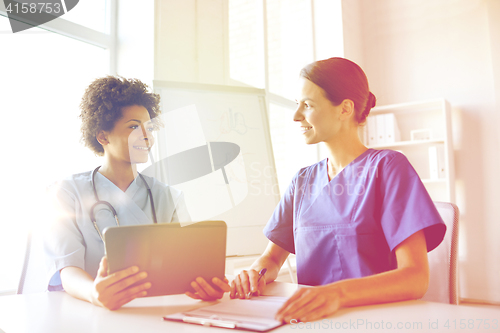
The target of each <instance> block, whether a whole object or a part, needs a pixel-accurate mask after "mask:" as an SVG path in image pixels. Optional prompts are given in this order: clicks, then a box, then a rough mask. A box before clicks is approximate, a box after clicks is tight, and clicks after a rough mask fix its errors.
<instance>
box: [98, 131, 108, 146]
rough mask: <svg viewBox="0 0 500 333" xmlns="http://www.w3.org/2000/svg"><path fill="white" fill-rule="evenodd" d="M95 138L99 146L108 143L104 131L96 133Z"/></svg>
mask: <svg viewBox="0 0 500 333" xmlns="http://www.w3.org/2000/svg"><path fill="white" fill-rule="evenodd" d="M95 138H96V139H97V142H99V143H100V144H101V146H105V145H107V144H108V143H109V141H108V136H107V133H106V132H104V131H100V132H99V133H97V134H96V136H95Z"/></svg>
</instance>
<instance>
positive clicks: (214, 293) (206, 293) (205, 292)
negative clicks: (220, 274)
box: [186, 277, 231, 301]
mask: <svg viewBox="0 0 500 333" xmlns="http://www.w3.org/2000/svg"><path fill="white" fill-rule="evenodd" d="M212 283H213V284H214V285H216V286H217V287H218V288H219V289H220V290H217V289H215V288H214V287H212V286H211V285H210V284H209V283H207V281H205V279H203V278H201V277H198V278H196V281H193V282H191V287H193V289H194V290H195V292H194V293H192V292H190V291H187V292H186V295H187V296H189V297H191V298H194V299H201V300H204V301H213V300H216V299H220V298H222V296H224V293H225V292H229V291H231V287H230V286H229V282H228V281H227V279H226V278H224V281H222V280H221V279H219V278H217V277H214V278H213V279H212Z"/></svg>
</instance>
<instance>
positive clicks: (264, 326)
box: [163, 296, 288, 332]
mask: <svg viewBox="0 0 500 333" xmlns="http://www.w3.org/2000/svg"><path fill="white" fill-rule="evenodd" d="M287 299H288V298H286V297H277V296H259V297H254V298H251V299H233V300H230V299H225V300H223V301H220V302H218V303H217V304H213V305H209V306H206V307H202V308H198V309H195V310H191V311H186V312H179V313H175V314H172V315H168V316H165V317H163V320H170V321H177V322H183V323H186V324H195V325H203V326H209V327H210V326H211V327H219V328H230V329H237V330H244V331H253V332H268V331H270V330H273V329H275V328H277V327H280V326H282V325H284V323H283V322H281V321H277V320H275V319H274V314H275V313H276V312H277V311H278V309H279V308H280V307H281V306H282V305H283V304H284V303H285V301H286V300H287Z"/></svg>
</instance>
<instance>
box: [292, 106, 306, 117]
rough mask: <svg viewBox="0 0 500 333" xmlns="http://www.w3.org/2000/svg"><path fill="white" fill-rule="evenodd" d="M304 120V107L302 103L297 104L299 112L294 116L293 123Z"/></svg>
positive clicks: (296, 111)
mask: <svg viewBox="0 0 500 333" xmlns="http://www.w3.org/2000/svg"><path fill="white" fill-rule="evenodd" d="M302 120H304V115H303V114H302V106H301V105H300V103H298V104H297V110H295V113H294V114H293V121H302Z"/></svg>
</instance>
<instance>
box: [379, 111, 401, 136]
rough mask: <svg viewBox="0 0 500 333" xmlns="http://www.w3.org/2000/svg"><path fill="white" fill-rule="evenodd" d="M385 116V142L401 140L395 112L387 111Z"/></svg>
mask: <svg viewBox="0 0 500 333" xmlns="http://www.w3.org/2000/svg"><path fill="white" fill-rule="evenodd" d="M383 116H384V118H385V131H384V133H385V143H394V142H398V141H401V135H400V132H399V127H398V124H397V122H396V116H395V115H394V113H387V114H384V115H383Z"/></svg>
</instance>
